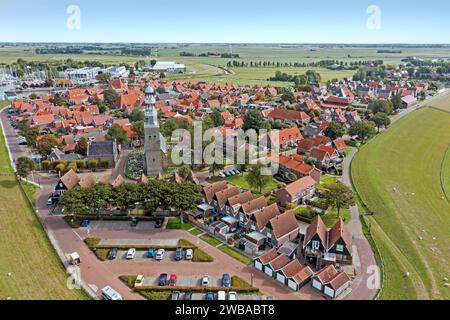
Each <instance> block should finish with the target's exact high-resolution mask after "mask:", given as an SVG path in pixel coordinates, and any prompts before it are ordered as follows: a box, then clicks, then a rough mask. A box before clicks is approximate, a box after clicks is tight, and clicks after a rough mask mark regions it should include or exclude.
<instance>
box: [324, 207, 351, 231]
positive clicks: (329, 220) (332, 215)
mask: <svg viewBox="0 0 450 320" xmlns="http://www.w3.org/2000/svg"><path fill="white" fill-rule="evenodd" d="M340 217H341V218H342V219H343V220H344V222H345V223H347V222H349V221H350V218H351V212H350V210H349V209H341V212H340ZM338 219H339V217H338V214H337V211H336V210H334V209H333V210H328V211H327V212H326V213H325V214H324V215H323V216H322V220H323V223H324V224H325V226H327V228H331V227H332V226H334V225H335V224H336V222H338Z"/></svg>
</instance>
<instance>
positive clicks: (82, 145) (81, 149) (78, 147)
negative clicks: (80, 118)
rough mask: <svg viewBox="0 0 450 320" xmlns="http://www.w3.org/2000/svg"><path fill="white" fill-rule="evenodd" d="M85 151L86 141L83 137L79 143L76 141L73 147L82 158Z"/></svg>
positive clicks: (86, 147)
mask: <svg viewBox="0 0 450 320" xmlns="http://www.w3.org/2000/svg"><path fill="white" fill-rule="evenodd" d="M87 149H88V139H87V138H85V137H81V138H80V141H78V143H77V145H76V146H75V152H76V153H78V154H81V155H83V156H86V155H87Z"/></svg>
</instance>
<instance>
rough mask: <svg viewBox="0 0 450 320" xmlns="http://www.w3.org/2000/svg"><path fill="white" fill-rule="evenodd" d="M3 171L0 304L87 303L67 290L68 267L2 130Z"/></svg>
mask: <svg viewBox="0 0 450 320" xmlns="http://www.w3.org/2000/svg"><path fill="white" fill-rule="evenodd" d="M0 170H1V171H0V172H1V174H0V203H1V206H0V230H1V232H0V252H1V254H0V300H3V299H8V298H10V299H14V300H19V299H20V300H28V299H34V300H47V299H52V300H57V299H87V296H86V294H85V293H84V292H83V291H81V290H69V289H67V286H66V279H67V277H66V275H65V270H64V267H63V265H62V264H61V262H60V261H59V258H58V257H57V255H56V252H55V251H54V249H53V247H52V245H51V244H50V241H49V240H48V238H47V235H46V233H45V231H44V230H43V229H42V226H41V224H40V223H39V221H38V218H37V217H36V215H35V213H34V212H33V210H32V208H31V206H30V204H29V203H28V201H27V199H26V195H25V192H23V191H22V189H21V188H20V185H19V182H18V181H17V180H16V178H15V177H14V174H13V170H12V168H11V166H10V163H9V156H8V151H7V149H6V144H5V140H4V137H3V133H2V131H1V130H0ZM25 187H26V192H29V194H30V195H32V188H30V187H29V185H26V186H25ZM8 274H10V275H9V276H8Z"/></svg>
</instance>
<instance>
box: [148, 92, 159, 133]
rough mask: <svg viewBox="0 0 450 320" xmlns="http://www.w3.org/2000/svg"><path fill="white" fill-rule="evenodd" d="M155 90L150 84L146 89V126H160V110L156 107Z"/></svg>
mask: <svg viewBox="0 0 450 320" xmlns="http://www.w3.org/2000/svg"><path fill="white" fill-rule="evenodd" d="M155 102H156V99H155V90H154V89H153V88H152V87H151V86H150V85H149V86H148V87H147V88H146V89H145V127H147V128H158V127H159V123H158V112H157V110H156V108H155Z"/></svg>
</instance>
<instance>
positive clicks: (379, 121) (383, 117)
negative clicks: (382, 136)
mask: <svg viewBox="0 0 450 320" xmlns="http://www.w3.org/2000/svg"><path fill="white" fill-rule="evenodd" d="M372 121H373V122H374V123H375V125H376V126H377V129H378V132H380V128H382V127H384V128H386V127H387V126H389V125H390V124H391V119H389V116H388V115H387V114H386V113H384V112H379V113H377V114H376V115H374V116H373V118H372Z"/></svg>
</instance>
